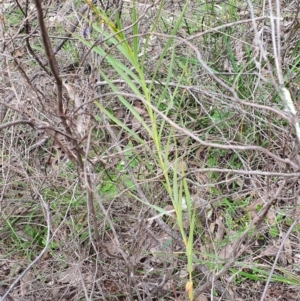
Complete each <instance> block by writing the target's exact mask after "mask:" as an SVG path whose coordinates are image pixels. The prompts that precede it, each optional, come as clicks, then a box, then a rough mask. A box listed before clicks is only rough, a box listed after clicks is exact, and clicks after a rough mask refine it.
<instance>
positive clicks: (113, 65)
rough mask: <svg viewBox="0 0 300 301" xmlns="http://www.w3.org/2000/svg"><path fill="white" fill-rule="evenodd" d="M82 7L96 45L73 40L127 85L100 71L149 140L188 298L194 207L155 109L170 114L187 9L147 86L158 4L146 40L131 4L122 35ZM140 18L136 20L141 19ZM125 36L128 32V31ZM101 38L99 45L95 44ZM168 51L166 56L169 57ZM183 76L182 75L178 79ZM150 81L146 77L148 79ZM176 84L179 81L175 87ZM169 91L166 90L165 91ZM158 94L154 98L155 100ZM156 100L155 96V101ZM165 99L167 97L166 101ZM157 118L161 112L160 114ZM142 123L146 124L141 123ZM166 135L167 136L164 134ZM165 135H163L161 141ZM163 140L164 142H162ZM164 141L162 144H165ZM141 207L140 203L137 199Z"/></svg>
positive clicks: (120, 29)
mask: <svg viewBox="0 0 300 301" xmlns="http://www.w3.org/2000/svg"><path fill="white" fill-rule="evenodd" d="M86 3H87V4H88V5H89V6H90V9H91V11H92V12H93V14H94V20H95V22H94V23H93V25H92V26H93V35H94V34H95V33H96V34H97V41H96V40H93V39H88V40H86V39H83V38H81V37H80V36H78V39H79V40H80V41H81V42H82V43H83V44H85V45H86V46H87V47H88V48H89V49H91V51H93V52H94V53H96V54H97V55H99V56H100V57H101V58H102V60H103V63H105V64H106V65H105V69H106V70H109V72H110V73H111V72H112V71H113V72H114V74H115V75H117V76H118V78H119V79H121V80H122V81H123V82H125V83H126V84H127V87H128V89H129V90H130V93H122V92H119V91H118V86H117V84H116V82H115V81H113V80H112V79H111V78H110V76H109V75H108V74H107V72H105V70H103V69H101V68H99V72H100V74H101V77H102V79H103V80H104V81H106V83H107V85H108V86H109V87H110V89H111V91H112V92H113V93H114V95H115V96H116V97H117V99H118V101H119V102H120V103H121V104H122V105H123V106H124V107H125V109H126V110H128V111H129V112H130V113H131V114H132V116H133V117H134V118H135V119H136V120H137V121H138V123H139V124H140V125H141V126H142V127H143V129H144V130H145V131H146V132H147V134H148V135H149V137H150V139H151V140H152V141H153V144H154V147H155V151H153V149H150V148H149V149H148V150H147V151H151V153H152V154H153V160H154V165H155V166H157V168H158V169H159V170H160V171H161V172H162V173H163V185H164V187H165V189H166V191H167V193H168V195H169V198H170V199H171V201H172V204H173V207H174V210H175V213H176V217H175V218H176V224H177V226H178V228H179V230H180V233H181V236H182V240H183V243H184V245H185V248H186V250H185V252H186V257H187V269H188V274H189V279H188V281H187V283H186V292H187V293H188V296H189V299H190V300H192V299H193V280H192V270H193V235H194V233H193V232H194V221H195V213H194V209H193V205H192V202H191V198H190V193H189V187H188V184H187V181H186V180H185V178H184V168H183V165H184V164H182V162H181V161H180V158H179V156H178V155H177V153H176V151H175V155H174V156H173V158H172V159H170V155H169V154H170V147H171V142H172V144H173V145H174V143H173V137H174V134H173V132H174V131H173V129H172V128H171V127H170V125H169V124H168V123H167V122H165V120H164V119H162V118H160V116H159V115H160V114H158V112H160V111H159V104H162V103H164V104H167V105H166V106H165V107H164V112H163V114H165V115H167V114H168V113H169V112H170V110H171V109H172V103H173V98H174V97H175V95H176V93H177V92H178V91H177V87H175V89H174V92H173V93H172V94H171V95H170V93H166V92H167V90H166V89H167V88H166V87H168V84H169V83H170V81H171V75H172V72H173V68H174V55H175V52H174V48H175V46H174V47H173V44H172V43H173V42H174V39H173V37H174V36H175V34H176V33H177V31H178V29H179V27H180V25H181V24H182V22H183V16H184V13H185V10H186V8H187V5H188V2H187V3H186V4H185V6H184V7H183V8H182V11H181V13H180V15H179V16H178V19H177V21H176V23H175V25H173V28H172V30H171V33H170V35H169V37H168V38H166V41H165V44H164V47H163V49H162V50H161V54H160V55H159V57H158V59H157V60H156V66H155V68H154V72H153V74H152V81H151V80H150V81H149V80H146V78H145V74H144V63H145V61H146V55H147V46H148V44H149V41H150V38H151V37H153V36H155V30H156V28H157V24H158V21H159V19H160V18H161V11H162V3H163V1H160V4H159V6H158V8H157V14H156V18H155V20H154V22H153V25H152V28H151V29H150V31H149V33H147V34H145V35H140V34H139V27H138V26H139V21H140V19H139V17H138V12H137V7H136V3H135V1H133V2H132V8H131V11H132V13H131V24H132V25H131V26H130V27H127V28H126V34H125V30H123V26H122V23H121V20H120V18H119V16H118V15H116V16H115V20H114V21H112V19H110V17H109V16H108V15H107V13H106V12H104V11H102V10H101V9H98V8H95V7H94V6H93V5H92V4H91V3H90V1H87V0H86ZM142 17H143V16H140V18H142ZM129 28H130V31H131V32H129V30H128V29H129ZM99 37H101V38H100V39H101V41H99ZM141 39H144V45H143V46H140V45H141V43H140V40H141ZM170 49H171V53H169V52H170ZM167 54H168V55H169V57H168V60H169V62H170V63H169V65H168V66H169V67H168V70H167V77H166V80H165V81H164V86H161V89H162V91H161V93H157V91H156V93H154V92H155V91H154V79H155V77H156V75H157V73H158V70H159V67H160V65H161V62H162V60H163V58H164V56H165V55H167ZM182 77H183V76H182ZM150 79H151V78H150ZM180 80H181V79H179V80H178V82H179V83H180ZM168 92H169V91H168ZM158 94H159V95H158ZM157 95H158V96H157ZM129 97H130V98H133V97H134V99H138V100H140V101H142V102H143V105H144V108H145V110H146V112H147V116H146V117H145V116H143V117H142V116H141V115H140V114H139V112H138V111H137V110H136V108H135V107H134V106H133V105H132V104H131V103H130V102H129V101H128V100H127V98H129ZM167 97H169V98H168V99H167ZM95 105H96V106H97V107H98V108H99V109H100V110H101V111H102V112H103V113H104V114H105V115H106V117H107V118H109V119H110V120H111V121H112V122H113V123H115V124H116V125H118V126H119V127H120V128H122V129H123V131H125V132H126V133H127V134H128V135H129V136H130V137H131V139H134V140H135V141H136V143H139V144H141V145H149V141H148V143H145V141H144V140H143V138H141V137H140V136H139V135H138V134H137V133H136V132H134V131H133V130H132V129H130V128H129V127H127V125H126V124H124V123H122V121H120V120H119V119H118V118H116V117H115V116H114V115H113V113H112V112H111V111H110V110H108V109H107V108H105V106H104V105H103V104H102V103H101V101H98V100H95ZM160 113H162V112H160ZM145 120H149V121H148V122H146V121H145ZM166 133H168V134H166ZM166 135H169V136H167V138H166ZM163 141H164V142H163ZM165 141H167V142H165ZM140 201H141V202H142V200H140ZM148 205H149V206H151V207H152V208H155V209H156V210H157V211H158V212H159V213H160V214H166V211H165V210H164V209H163V208H162V207H158V206H155V205H151V204H148ZM183 211H186V212H187V213H188V219H189V227H188V230H186V229H185V228H184V226H183Z"/></svg>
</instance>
